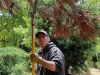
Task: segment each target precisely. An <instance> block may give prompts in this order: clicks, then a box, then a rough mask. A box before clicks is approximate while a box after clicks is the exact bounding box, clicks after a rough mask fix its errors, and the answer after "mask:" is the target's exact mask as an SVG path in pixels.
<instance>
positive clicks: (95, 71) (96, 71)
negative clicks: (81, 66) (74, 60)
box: [90, 68, 100, 75]
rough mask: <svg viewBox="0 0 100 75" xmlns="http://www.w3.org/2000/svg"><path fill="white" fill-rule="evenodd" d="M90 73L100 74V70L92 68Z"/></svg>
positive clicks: (91, 74)
mask: <svg viewBox="0 0 100 75" xmlns="http://www.w3.org/2000/svg"><path fill="white" fill-rule="evenodd" d="M90 75H100V70H98V69H96V68H90Z"/></svg>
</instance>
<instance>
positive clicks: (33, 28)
mask: <svg viewBox="0 0 100 75" xmlns="http://www.w3.org/2000/svg"><path fill="white" fill-rule="evenodd" d="M36 7H37V0H35V2H34V7H33V12H32V13H31V19H32V20H31V21H32V22H31V24H32V53H35V14H36ZM32 75H35V63H34V62H32Z"/></svg>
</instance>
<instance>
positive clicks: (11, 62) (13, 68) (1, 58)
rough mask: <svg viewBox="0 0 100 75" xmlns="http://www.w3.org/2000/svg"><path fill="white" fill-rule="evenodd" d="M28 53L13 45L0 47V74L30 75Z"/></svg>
mask: <svg viewBox="0 0 100 75" xmlns="http://www.w3.org/2000/svg"><path fill="white" fill-rule="evenodd" d="M29 67H30V59H29V54H28V53H27V52H25V51H24V50H21V49H18V48H15V47H4V48H1V49H0V75H30V73H29V72H28V69H29Z"/></svg>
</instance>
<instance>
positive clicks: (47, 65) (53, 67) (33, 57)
mask: <svg viewBox="0 0 100 75" xmlns="http://www.w3.org/2000/svg"><path fill="white" fill-rule="evenodd" d="M30 58H31V61H32V62H36V63H38V64H41V65H42V66H44V67H45V68H47V69H49V70H51V71H55V70H56V64H55V62H53V61H47V60H45V59H42V58H41V57H39V56H38V55H37V54H32V53H31V54H30Z"/></svg>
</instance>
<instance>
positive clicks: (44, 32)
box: [36, 30, 49, 37]
mask: <svg viewBox="0 0 100 75" xmlns="http://www.w3.org/2000/svg"><path fill="white" fill-rule="evenodd" d="M39 33H43V34H45V35H46V36H49V35H48V33H47V32H46V31H45V30H40V31H39V32H37V33H36V37H38V35H39Z"/></svg>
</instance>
